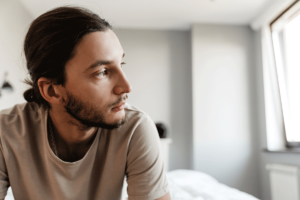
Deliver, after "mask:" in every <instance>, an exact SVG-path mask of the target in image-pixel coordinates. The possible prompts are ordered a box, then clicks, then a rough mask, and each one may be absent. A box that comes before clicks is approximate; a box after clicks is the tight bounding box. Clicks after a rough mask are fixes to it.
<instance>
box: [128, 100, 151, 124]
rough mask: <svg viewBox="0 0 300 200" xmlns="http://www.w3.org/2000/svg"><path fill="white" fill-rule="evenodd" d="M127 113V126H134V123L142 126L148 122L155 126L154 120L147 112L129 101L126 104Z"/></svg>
mask: <svg viewBox="0 0 300 200" xmlns="http://www.w3.org/2000/svg"><path fill="white" fill-rule="evenodd" d="M125 113H126V123H125V124H126V125H127V126H131V127H132V126H133V125H134V126H135V127H136V128H137V127H140V126H145V125H147V124H150V125H153V126H155V124H154V122H153V121H152V119H151V118H150V116H149V115H148V114H147V113H146V112H144V111H142V110H140V109H139V108H137V107H135V106H132V105H130V104H128V103H127V104H126V108H125Z"/></svg>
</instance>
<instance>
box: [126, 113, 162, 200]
mask: <svg viewBox="0 0 300 200" xmlns="http://www.w3.org/2000/svg"><path fill="white" fill-rule="evenodd" d="M126 175H127V183H128V188H127V191H128V197H129V199H131V198H133V199H143V200H148V199H149V200H153V199H157V198H160V197H162V196H163V195H165V194H166V193H167V192H168V182H167V179H166V175H165V171H164V161H163V156H162V153H161V147H160V141H159V136H158V132H157V129H156V127H155V125H154V123H153V121H152V120H151V119H150V117H148V116H145V117H144V118H143V119H142V120H141V122H140V124H139V125H138V126H137V128H136V130H135V131H134V133H133V135H132V138H131V141H130V145H129V149H128V154H127V167H126ZM166 200H168V199H166Z"/></svg>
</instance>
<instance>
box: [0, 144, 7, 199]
mask: <svg viewBox="0 0 300 200" xmlns="http://www.w3.org/2000/svg"><path fill="white" fill-rule="evenodd" d="M8 187H9V180H8V175H7V169H6V164H5V160H4V156H3V148H2V144H1V141H0V199H4V197H5V196H6V193H7V190H8Z"/></svg>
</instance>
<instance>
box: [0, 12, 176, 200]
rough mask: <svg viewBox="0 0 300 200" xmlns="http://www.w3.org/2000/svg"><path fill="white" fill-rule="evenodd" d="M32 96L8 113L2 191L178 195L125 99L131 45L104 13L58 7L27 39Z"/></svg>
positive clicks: (145, 122)
mask: <svg viewBox="0 0 300 200" xmlns="http://www.w3.org/2000/svg"><path fill="white" fill-rule="evenodd" d="M24 53H25V57H26V61H27V68H28V71H29V74H30V78H31V80H27V83H29V84H30V85H31V88H30V89H28V90H27V91H26V92H25V93H24V97H25V99H26V100H27V101H28V102H27V103H25V104H22V105H16V106H14V107H13V108H11V109H7V110H4V111H2V112H1V114H0V140H1V141H0V150H1V151H0V199H4V197H5V195H6V191H7V188H8V187H9V186H11V188H12V191H13V194H14V196H15V199H16V200H19V199H22V200H23V199H26V200H28V199H30V200H32V199H37V200H40V199H43V200H47V199H62V200H65V199H70V200H76V199H78V200H79V199H80V200H91V199H103V200H114V199H120V197H121V190H122V185H123V179H124V176H126V177H127V183H128V189H127V191H128V196H129V200H131V199H134V200H139V199H141V200H148V199H149V200H153V199H160V200H170V199H171V198H170V194H169V192H168V183H167V180H166V176H165V173H164V170H163V159H162V155H161V153H160V144H159V138H158V134H157V131H156V128H155V126H154V124H153V122H152V120H151V119H150V118H149V116H148V115H147V114H145V113H143V112H142V111H140V110H138V109H136V108H135V107H133V106H130V105H129V104H127V103H126V99H127V94H128V93H129V92H130V91H131V86H130V84H129V83H128V81H127V79H126V77H125V74H124V72H123V70H122V65H123V64H124V63H123V61H122V58H123V57H124V51H123V49H122V47H121V44H120V43H119V40H118V38H117V36H116V35H115V34H114V32H113V31H112V28H111V26H110V25H109V23H108V22H106V21H105V20H104V19H101V18H100V17H99V16H98V15H96V14H94V13H92V12H90V11H88V10H86V9H83V8H75V7H60V8H56V9H54V10H51V11H49V12H47V13H45V14H43V15H41V16H40V17H38V18H37V19H36V20H34V21H33V22H32V24H31V26H30V28H29V30H28V33H27V35H26V38H25V42H24Z"/></svg>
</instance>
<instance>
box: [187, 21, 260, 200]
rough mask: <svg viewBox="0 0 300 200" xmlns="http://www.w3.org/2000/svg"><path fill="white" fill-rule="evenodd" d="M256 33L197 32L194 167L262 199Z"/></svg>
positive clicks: (216, 28)
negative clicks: (255, 51) (258, 131)
mask: <svg viewBox="0 0 300 200" xmlns="http://www.w3.org/2000/svg"><path fill="white" fill-rule="evenodd" d="M253 41H254V33H253V31H252V30H251V29H250V28H249V27H248V26H229V25H228V26H227V25H194V27H193V30H192V57H193V59H192V77H193V124H194V126H193V138H194V141H193V146H194V152H193V153H194V157H193V161H194V169H195V170H199V171H203V172H206V173H208V174H210V175H212V176H213V177H215V178H216V179H217V180H219V181H220V182H222V183H225V184H227V185H229V186H231V187H234V188H237V189H240V190H242V191H245V192H247V193H250V194H252V195H254V196H257V197H259V176H258V167H259V159H258V138H257V130H256V129H257V128H256V127H257V124H256V121H255V117H256V115H255V114H256V113H255V110H254V109H255V108H256V107H255V106H256V102H255V92H256V91H255V89H256V88H255V80H254V78H255V70H254V68H255V59H254V58H255V56H254V46H253Z"/></svg>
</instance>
